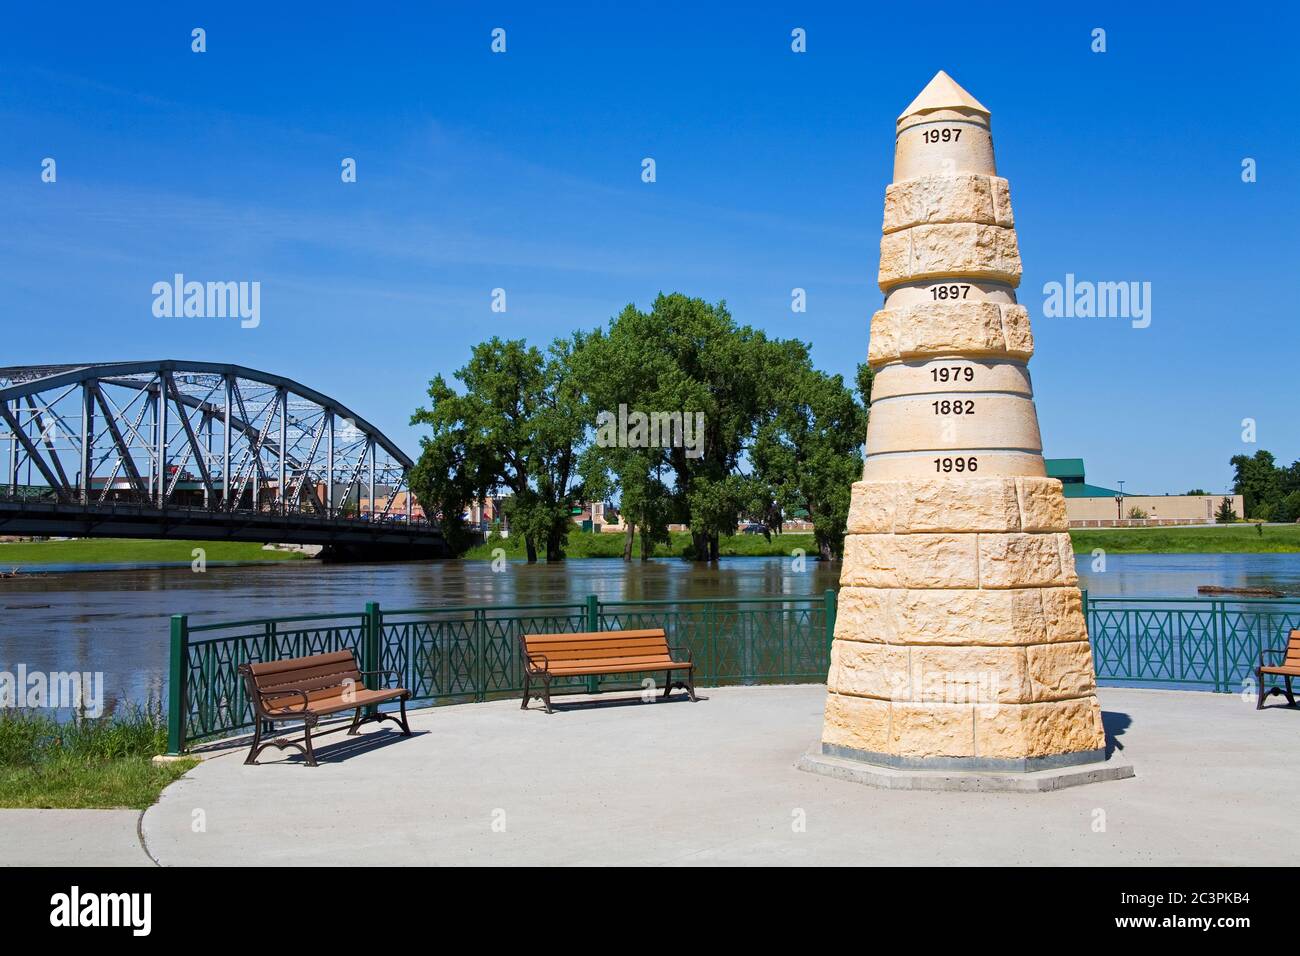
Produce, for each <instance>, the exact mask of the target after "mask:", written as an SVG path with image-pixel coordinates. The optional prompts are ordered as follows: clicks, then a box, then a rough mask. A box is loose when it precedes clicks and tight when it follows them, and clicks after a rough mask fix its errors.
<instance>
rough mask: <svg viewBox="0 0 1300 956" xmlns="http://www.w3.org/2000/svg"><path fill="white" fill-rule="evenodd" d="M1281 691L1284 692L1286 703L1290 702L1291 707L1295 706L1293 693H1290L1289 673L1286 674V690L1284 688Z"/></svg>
mask: <svg viewBox="0 0 1300 956" xmlns="http://www.w3.org/2000/svg"><path fill="white" fill-rule="evenodd" d="M1283 693H1285V694H1286V702H1287V703H1288V704H1290V705H1291V706H1292V707H1294V706H1295V695H1294V694H1292V693H1291V675H1290V674H1287V675H1286V690H1285V691H1284V692H1283Z"/></svg>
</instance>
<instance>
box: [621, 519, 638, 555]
mask: <svg viewBox="0 0 1300 956" xmlns="http://www.w3.org/2000/svg"><path fill="white" fill-rule="evenodd" d="M624 520H625V521H627V530H626V531H624V532H623V560H624V561H631V560H632V538H633V537H635V536H636V525H635V524H633V523H632V522H631V521H630V520H628V519H627V518H626V517H625V518H624Z"/></svg>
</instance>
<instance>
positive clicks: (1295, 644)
mask: <svg viewBox="0 0 1300 956" xmlns="http://www.w3.org/2000/svg"><path fill="white" fill-rule="evenodd" d="M1282 663H1283V665H1284V666H1286V667H1300V628H1296V629H1295V630H1294V631H1292V632H1291V636H1290V637H1289V638H1287V642H1286V660H1284V661H1283V662H1282Z"/></svg>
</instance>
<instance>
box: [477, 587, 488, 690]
mask: <svg viewBox="0 0 1300 956" xmlns="http://www.w3.org/2000/svg"><path fill="white" fill-rule="evenodd" d="M474 665H475V666H474V699H475V700H476V701H478V702H479V703H482V702H483V701H485V700H487V611H484V610H478V611H475V612H474Z"/></svg>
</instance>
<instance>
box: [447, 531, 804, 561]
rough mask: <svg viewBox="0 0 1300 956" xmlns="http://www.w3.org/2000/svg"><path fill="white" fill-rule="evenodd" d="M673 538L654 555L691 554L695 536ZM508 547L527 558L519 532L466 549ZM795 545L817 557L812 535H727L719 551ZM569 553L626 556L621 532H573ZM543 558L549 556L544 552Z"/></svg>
mask: <svg viewBox="0 0 1300 956" xmlns="http://www.w3.org/2000/svg"><path fill="white" fill-rule="evenodd" d="M671 537H672V541H671V542H670V543H669V544H667V545H662V544H661V545H657V546H656V547H655V550H654V553H653V555H652V556H653V557H656V558H678V557H682V556H684V555H686V554H688V553H689V549H690V547H691V536H690V534H688V533H687V532H685V531H675V532H673V533H672V534H671ZM496 548H504V549H505V552H506V557H507V558H522V557H524V540H523V538H521V537H519V536H518V535H512V536H511V537H509V538H505V539H501V538H493V539H492V540H491V541H489V542H487V543H486V544H480V545H477V546H475V547H473V548H471V549H470V550H469V551H467V552H465V555H464V556H465V557H466V558H468V559H471V560H474V559H478V560H490V559H491V558H492V551H493V550H494V549H496ZM795 548H802V549H803V550H804V552H805V553H807V554H809V555H812V556H813V557H816V554H817V547H816V545H815V544H814V543H813V536H812V534H810V533H809V534H783V535H773V536H772V540H771V542H769V541H768V540H767V539H766V538H764V537H763V536H762V535H761V534H737V535H731V536H729V537H724V538H722V539H721V540H720V541H719V542H718V553H719V554H720V555H721V556H722V557H736V556H741V555H744V556H748V557H789V555H790V553H791V552H792V551H794V549H795ZM564 553H565V556H566V557H570V558H621V557H623V536H622V535H621V534H596V533H593V532H589V531H588V532H582V531H575V532H573V533H571V534H570V535H569V543H568V546H567V547H566V548H565V551H564ZM640 556H641V538H640V535H638V536H637V537H636V539H635V540H634V541H633V542H632V557H633V558H634V559H636V558H640ZM539 557H545V555H544V554H543V555H540V556H539Z"/></svg>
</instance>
